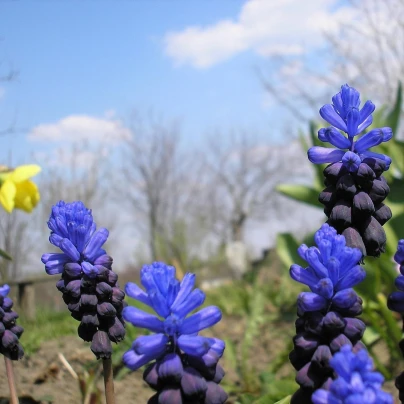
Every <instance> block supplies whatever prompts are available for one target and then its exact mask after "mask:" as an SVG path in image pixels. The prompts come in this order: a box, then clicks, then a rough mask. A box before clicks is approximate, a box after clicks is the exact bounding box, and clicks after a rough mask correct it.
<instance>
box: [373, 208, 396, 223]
mask: <svg viewBox="0 0 404 404" xmlns="http://www.w3.org/2000/svg"><path fill="white" fill-rule="evenodd" d="M391 216H392V213H391V209H390V208H389V207H388V206H387V205H385V204H384V203H381V204H380V205H378V206H377V207H376V210H375V213H374V214H373V217H374V218H375V219H376V220H377V221H378V222H379V223H380V224H381V225H382V226H383V225H384V224H385V223H386V222H387V221H389V220H390V219H391Z"/></svg>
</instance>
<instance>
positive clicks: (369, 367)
mask: <svg viewBox="0 0 404 404" xmlns="http://www.w3.org/2000/svg"><path fill="white" fill-rule="evenodd" d="M329 365H330V366H331V368H332V369H333V371H334V372H335V374H336V378H335V380H332V381H331V380H330V381H328V383H326V384H325V385H324V386H323V388H321V389H318V390H317V391H315V393H314V394H313V396H312V402H313V404H324V403H330V404H331V403H358V404H359V403H367V404H393V397H392V396H391V395H390V394H388V393H386V392H384V391H383V390H382V389H381V388H382V384H383V381H384V378H383V376H382V375H381V374H380V373H378V372H375V371H373V361H372V359H371V358H370V357H369V355H368V353H367V351H366V350H365V349H361V350H359V351H357V352H355V351H353V350H352V348H351V346H350V345H344V346H342V347H341V350H340V351H339V352H337V353H336V354H335V355H334V357H332V358H331V359H330V361H329Z"/></svg>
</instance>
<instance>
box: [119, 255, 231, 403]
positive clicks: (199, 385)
mask: <svg viewBox="0 0 404 404" xmlns="http://www.w3.org/2000/svg"><path fill="white" fill-rule="evenodd" d="M140 276H141V282H142V285H143V286H144V288H145V289H146V290H145V291H144V290H142V289H141V288H140V287H139V286H138V285H136V284H135V283H127V284H126V288H125V291H126V294H127V295H128V296H130V297H132V298H134V299H136V300H138V301H139V302H142V303H144V304H145V305H147V306H149V307H151V308H152V309H153V310H154V311H155V312H156V313H157V316H155V315H152V314H148V313H146V312H144V311H143V310H140V309H138V308H136V307H131V306H128V307H126V308H125V309H124V310H123V317H124V319H125V320H126V321H128V322H130V323H132V324H133V325H134V326H136V327H141V328H145V329H148V330H150V331H152V332H153V333H155V334H152V335H147V336H140V337H138V338H137V339H136V340H135V341H134V342H133V345H132V348H131V349H130V350H129V351H127V352H126V353H125V354H124V355H123V362H124V364H125V365H126V366H127V367H128V368H130V369H131V370H137V369H139V368H140V367H141V366H143V365H146V364H148V363H149V362H151V361H153V362H152V363H151V364H149V366H148V367H147V368H146V369H145V371H144V373H143V378H144V380H145V381H146V383H147V384H148V385H149V386H150V387H151V388H153V389H154V390H156V394H155V395H153V396H152V397H151V398H150V400H149V403H159V404H182V403H192V404H198V403H201V404H222V403H224V402H225V401H226V399H227V394H226V393H225V392H224V390H223V389H222V388H221V387H220V386H219V383H220V381H221V380H222V378H223V376H224V370H223V368H222V367H221V366H220V365H219V364H218V361H219V359H220V358H221V357H222V355H223V351H224V349H225V344H224V342H223V341H222V340H220V339H217V338H207V337H202V336H199V335H198V333H199V331H201V330H203V329H205V328H208V327H211V326H213V325H214V324H216V323H217V322H218V321H220V319H221V317H222V314H221V312H220V310H219V308H217V307H215V306H210V307H205V308H203V309H201V310H199V311H197V312H196V313H194V314H192V315H190V316H188V317H187V315H188V314H189V313H190V312H192V311H193V310H195V309H196V308H198V307H199V306H200V305H202V304H203V302H204V300H205V294H204V293H203V292H202V291H201V290H199V289H193V288H194V285H195V275H194V274H191V273H187V274H186V275H185V276H184V278H183V280H182V281H181V282H179V281H178V280H177V279H176V278H175V268H174V267H172V266H169V265H166V264H164V263H162V262H154V263H153V264H151V265H145V266H143V268H142V269H141V273H140Z"/></svg>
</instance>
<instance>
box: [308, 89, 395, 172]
mask: <svg viewBox="0 0 404 404" xmlns="http://www.w3.org/2000/svg"><path fill="white" fill-rule="evenodd" d="M374 110H375V106H374V104H373V103H372V102H371V101H366V103H365V104H364V105H363V107H362V108H361V109H360V94H359V92H358V91H357V90H356V89H354V88H353V87H350V86H349V85H348V84H344V85H343V86H341V91H340V92H339V93H337V94H336V95H334V97H333V98H332V104H327V105H324V106H323V107H322V108H321V109H320V115H321V117H322V118H323V119H324V120H325V121H327V122H328V123H329V124H330V125H332V126H330V127H328V128H322V129H320V130H319V132H318V138H319V139H320V140H321V141H322V142H325V143H330V144H331V145H333V146H334V147H335V148H326V147H320V146H314V147H312V148H310V149H309V151H308V157H309V160H310V161H311V162H312V163H314V164H323V163H336V162H343V165H344V166H345V167H346V168H347V169H348V171H350V172H352V173H354V172H355V173H356V172H357V171H358V168H359V165H360V164H361V162H363V161H364V160H365V159H368V158H378V159H380V160H382V161H383V162H384V163H385V166H384V169H383V170H388V169H389V167H390V164H391V159H390V157H388V156H386V155H384V154H378V153H374V152H372V151H370V150H369V149H371V148H372V147H375V146H377V145H379V144H380V143H383V142H388V141H389V140H390V139H391V138H392V137H393V132H392V130H391V128H388V127H384V128H380V129H373V130H371V131H370V132H368V133H365V134H364V135H362V136H361V137H360V138H359V139H358V140H355V137H356V136H359V135H360V134H361V133H362V132H363V131H365V129H367V128H368V127H369V126H370V125H371V124H372V122H373V117H372V113H373V112H374ZM342 132H344V133H345V135H344V134H343V133H342Z"/></svg>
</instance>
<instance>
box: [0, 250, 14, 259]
mask: <svg viewBox="0 0 404 404" xmlns="http://www.w3.org/2000/svg"><path fill="white" fill-rule="evenodd" d="M0 257H2V258H4V259H6V260H9V261H12V260H13V258H12V257H11V255H9V254H8V253H6V252H5V251H4V250H2V249H1V248H0Z"/></svg>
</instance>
